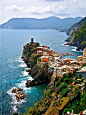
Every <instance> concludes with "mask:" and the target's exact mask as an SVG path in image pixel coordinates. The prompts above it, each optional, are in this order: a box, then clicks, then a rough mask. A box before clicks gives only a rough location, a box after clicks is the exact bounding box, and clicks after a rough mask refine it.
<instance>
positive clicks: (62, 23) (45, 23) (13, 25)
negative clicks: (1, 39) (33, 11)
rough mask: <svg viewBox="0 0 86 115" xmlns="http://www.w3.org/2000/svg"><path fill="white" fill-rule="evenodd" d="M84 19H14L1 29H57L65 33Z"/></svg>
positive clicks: (0, 26) (2, 25)
mask: <svg viewBox="0 0 86 115" xmlns="http://www.w3.org/2000/svg"><path fill="white" fill-rule="evenodd" d="M81 19H82V17H76V18H65V19H60V18H58V17H48V18H43V19H35V18H12V19H10V20H9V21H8V22H6V23H4V24H1V25H0V28H1V29H57V30H60V31H65V30H66V29H68V28H69V27H71V26H72V25H73V24H75V23H77V22H78V21H80V20H81Z"/></svg>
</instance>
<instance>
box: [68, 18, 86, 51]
mask: <svg viewBox="0 0 86 115" xmlns="http://www.w3.org/2000/svg"><path fill="white" fill-rule="evenodd" d="M67 34H69V35H70V37H69V38H68V39H67V40H66V41H67V42H68V44H69V45H72V46H76V47H77V50H80V49H81V50H83V49H84V48H85V47H86V17H85V18H83V19H82V20H81V21H80V22H78V23H77V24H75V25H74V26H73V27H71V29H69V31H68V33H67Z"/></svg>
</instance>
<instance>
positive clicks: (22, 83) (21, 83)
mask: <svg viewBox="0 0 86 115" xmlns="http://www.w3.org/2000/svg"><path fill="white" fill-rule="evenodd" d="M27 80H31V81H32V80H33V78H32V77H30V76H28V77H25V78H23V79H22V81H21V82H20V83H17V84H16V85H17V86H18V87H20V88H22V89H23V90H24V91H25V90H27V89H28V88H27V87H26V85H25V83H26V81H27Z"/></svg>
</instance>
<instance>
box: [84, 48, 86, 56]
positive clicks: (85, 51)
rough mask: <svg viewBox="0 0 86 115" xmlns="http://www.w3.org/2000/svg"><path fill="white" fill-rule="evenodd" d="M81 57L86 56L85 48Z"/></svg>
mask: <svg viewBox="0 0 86 115" xmlns="http://www.w3.org/2000/svg"><path fill="white" fill-rule="evenodd" d="M83 56H84V57H85V56H86V48H85V49H84V50H83Z"/></svg>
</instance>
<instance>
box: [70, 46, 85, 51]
mask: <svg viewBox="0 0 86 115" xmlns="http://www.w3.org/2000/svg"><path fill="white" fill-rule="evenodd" d="M71 47H72V48H73V49H72V51H75V52H83V51H82V50H80V51H77V50H76V49H77V47H75V46H71Z"/></svg>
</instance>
